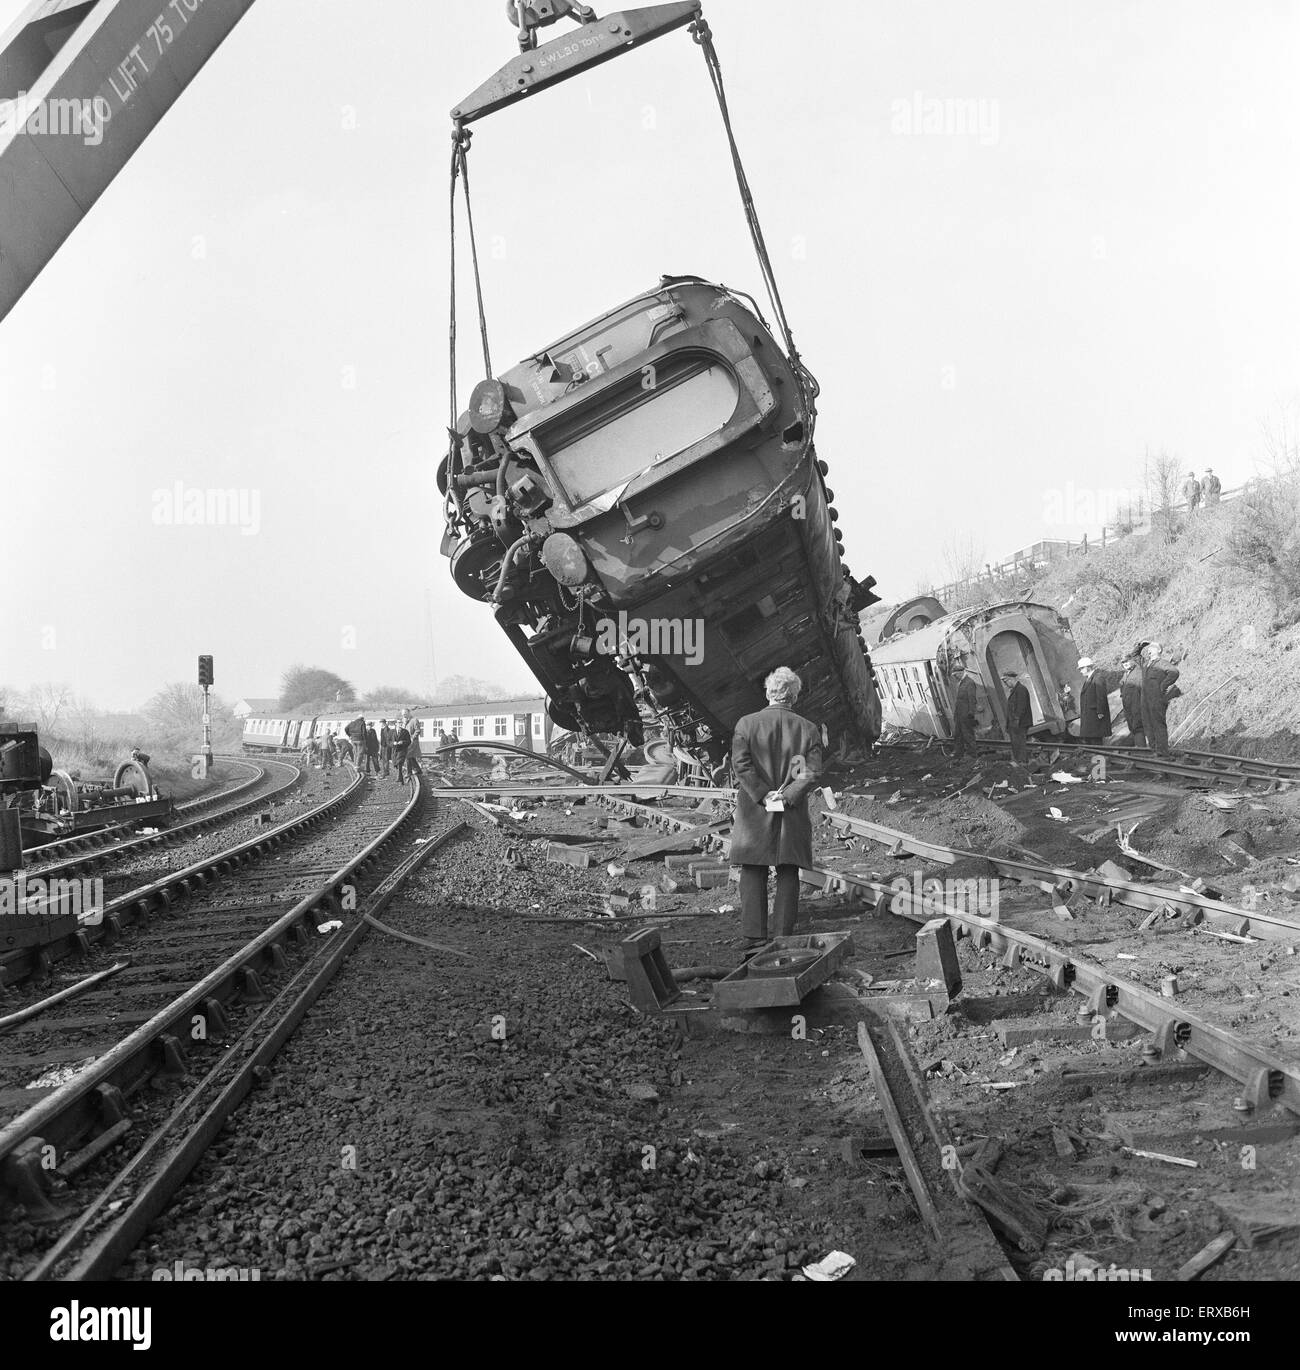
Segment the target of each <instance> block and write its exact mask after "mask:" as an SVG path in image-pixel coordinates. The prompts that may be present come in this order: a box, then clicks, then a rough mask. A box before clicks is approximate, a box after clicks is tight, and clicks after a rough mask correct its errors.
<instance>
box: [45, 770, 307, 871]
mask: <svg viewBox="0 0 1300 1370" xmlns="http://www.w3.org/2000/svg"><path fill="white" fill-rule="evenodd" d="M256 772H257V773H256V774H255V775H253V776H251V777H249V778H248V779H245V780H243V781H241V782H240V783H239V784H238V785H234V786H231V787H230V788H228V789H226V790H222V791H221V792H220V793H219V794H216V795H204V796H202V797H201V798H198V799H192V800H190V801H188V802H187V803H186V804H182V805H178V806H177V809H178V812H181V813H184V814H185V815H186V817H185V820H184V821H183V822H181V823H176V824H173V825H172V826H171V827H169V828H160V829H158V830H157V831H156V832H147V833H139V834H133V830H132V827H131V826H130V825H123V826H121V827H115V828H108V829H105V830H104V832H105V833H106V834H108V835H107V836H106V837H105V839H104V841H102V842H96V843H91V842H89V839H90V838H91V837H98V836H99V835H100V834H98V833H89V834H86V835H84V836H83V837H82V838H80V839H70V840H71V841H74V842H75V841H80V842H82V843H86V844H87V845H85V846H82V847H76V846H68V847H67V848H66V850H64V851H63V852H62V853H60V854H55V853H48V855H46V853H47V848H46V847H44V846H42V847H33V848H31V849H30V850H29V851H27V852H25V853H24V856H25V858H29V859H28V861H27V864H26V865H25V867H24V869H25V871H26V873H27V875H28V876H29V877H30V878H36V877H39V878H40V879H42V880H57V879H63V880H67V879H73V878H76V877H79V876H82V875H86V874H91V873H93V872H95V871H102V870H106V869H108V868H110V867H111V866H115V865H119V864H121V863H122V862H124V861H126V860H129V859H130V858H132V857H134V856H137V855H139V854H140V853H141V852H145V851H148V850H150V849H151V848H154V847H171V846H175V845H177V844H179V843H181V842H184V841H187V840H188V839H189V838H191V837H193V836H195V835H196V834H198V833H202V832H206V831H208V830H209V829H211V828H214V827H217V826H218V825H219V824H221V823H226V822H229V821H230V820H231V819H234V818H241V817H243V816H244V815H245V814H249V813H253V812H255V811H256V810H257V809H259V808H261V807H263V806H264V805H266V804H268V803H271V802H273V801H277V800H280V799H282V798H283V797H284V796H285V795H286V794H288V793H289V792H290V791H291V790H293V789H295V788H296V787H297V786H298V785H300V784H301V783H302V780H303V775H304V772H303V770H302V767H301V766H298V765H296V764H294V763H292V762H288V761H270V760H268V761H266V762H265V763H264V764H261V765H258V766H257V767H256ZM232 800H233V801H235V802H233V803H232V802H231V801H232ZM50 845H55V844H50ZM58 845H59V846H60V847H63V846H64V845H65V844H63V843H59V844H58ZM33 857H34V858H37V859H35V860H31V859H30V858H33ZM51 858H52V859H51Z"/></svg>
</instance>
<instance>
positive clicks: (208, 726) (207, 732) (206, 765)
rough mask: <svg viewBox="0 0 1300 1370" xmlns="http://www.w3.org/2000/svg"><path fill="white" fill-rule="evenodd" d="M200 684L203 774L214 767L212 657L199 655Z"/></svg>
mask: <svg viewBox="0 0 1300 1370" xmlns="http://www.w3.org/2000/svg"><path fill="white" fill-rule="evenodd" d="M199 684H200V685H201V686H202V687H203V775H204V778H206V777H207V774H208V772H209V771H210V770H211V769H212V711H211V710H210V709H209V707H208V690H209V688H210V687H211V685H212V658H211V657H210V656H201V657H199Z"/></svg>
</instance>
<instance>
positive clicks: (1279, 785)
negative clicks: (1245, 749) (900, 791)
mask: <svg viewBox="0 0 1300 1370" xmlns="http://www.w3.org/2000/svg"><path fill="white" fill-rule="evenodd" d="M1027 745H1028V746H1030V747H1032V748H1033V749H1034V750H1035V751H1038V752H1048V753H1051V754H1053V755H1058V754H1059V755H1061V756H1069V755H1070V754H1071V753H1077V754H1081V755H1084V756H1100V757H1105V758H1106V760H1107V762H1108V763H1112V762H1113V763H1114V764H1115V765H1116V766H1118V767H1119V768H1121V769H1124V768H1127V769H1129V770H1135V771H1146V772H1150V773H1152V774H1155V775H1168V776H1173V777H1176V778H1178V779H1183V780H1197V781H1207V780H1208V781H1210V782H1211V783H1213V784H1231V785H1237V786H1241V787H1247V786H1251V785H1261V786H1262V787H1263V789H1262V791H1261V792H1262V793H1271V792H1272V791H1274V790H1279V789H1287V788H1289V787H1290V786H1292V785H1300V762H1295V761H1269V760H1266V759H1264V758H1262V757H1253V756H1235V755H1231V754H1229V753H1226V752H1198V751H1184V750H1182V749H1179V750H1178V751H1177V752H1176V753H1174V754H1173V755H1172V756H1168V757H1161V756H1157V755H1156V754H1155V752H1153V751H1151V750H1150V748H1147V747H1101V746H1094V745H1092V744H1088V745H1085V744H1083V743H1081V742H1036V741H1030V742H1029V743H1028V744H1027ZM979 746H980V748H981V749H983V748H987V747H996V748H998V749H999V750H1005V751H1008V752H1009V751H1010V749H1011V744H1010V742H1007V741H1003V740H1001V739H999V738H988V739H985V738H981V739H980V742H979Z"/></svg>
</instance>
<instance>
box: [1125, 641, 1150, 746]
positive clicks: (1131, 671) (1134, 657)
mask: <svg viewBox="0 0 1300 1370" xmlns="http://www.w3.org/2000/svg"><path fill="white" fill-rule="evenodd" d="M1120 671H1121V675H1120V680H1119V698H1120V703H1121V704H1122V705H1123V707H1124V722H1125V723H1127V724H1128V745H1129V746H1130V747H1145V746H1146V745H1147V735H1146V728H1145V725H1144V724H1143V722H1142V652H1141V650H1140V649H1135V650H1134V651H1131V652H1130V653H1129V654H1128V655H1127V656H1126V657H1125V658H1124V660H1123V661H1122V662H1121V663H1120Z"/></svg>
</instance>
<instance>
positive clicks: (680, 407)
mask: <svg viewBox="0 0 1300 1370" xmlns="http://www.w3.org/2000/svg"><path fill="white" fill-rule="evenodd" d="M739 397H740V389H739V386H738V385H737V382H736V379H735V377H734V376H733V375H732V374H731V371H730V370H729V369H728V368H727V367H726V366H724V365H723V364H722V363H721V362H720V361H712V360H710V359H709V358H707V357H701V356H698V355H696V356H689V355H688V356H685V357H678V358H677V359H676V360H675V361H673V360H671V359H670V360H668V361H667V362H665V364H664V365H663V367H661V369H660V371H659V373H658V375H657V376H656V377H655V384H654V385H653V386H652V387H651V388H649V389H647V388H645V386H644V383H643V378H642V375H641V373H640V372H637V373H636V375H634V376H632V377H630V378H629V379H628V380H627V381H626V382H624V383H622V384H620V385H618V386H615V387H613V388H611V389H609V390H606V391H604V392H603V393H600V394H597V395H596V396H595V397H594V398H593V400H592V401H591V402H590V403H589V404H584V405H580V406H579V407H578V408H577V409H576V410H575V411H574V412H572V413H569V414H566V415H563V416H562V417H561V418H559V419H556V420H553V421H552V422H550V423H548V424H545V425H539V426H538V428H537V429H536V430H534V438H535V440H536V442H537V445H538V447H539V449H540V450H541V453H542V455H543V456H544V457H545V458H546V459H547V460H548V461H549V463H550V466H551V469H552V470H553V471H554V472H555V475H556V477H557V478H558V479H559V481H560V483H561V485H563V487H564V491H565V494H566V495H567V496H568V498H569V500H570V502H571V503H573V504H585V503H586V502H587V501H588V500H591V499H594V498H595V497H596V496H597V495H602V494H604V493H605V492H606V491H608V490H612V489H614V488H615V487H616V486H619V485H622V484H624V483H625V482H627V481H629V480H631V478H632V477H633V476H636V475H639V474H640V473H641V472H642V471H644V470H645V469H646V468H647V467H649V466H652V465H654V463H655V462H658V461H663V460H665V459H666V458H668V457H673V456H676V455H677V453H679V452H683V451H685V450H686V448H688V447H691V446H693V445H694V444H695V443H697V442H699V441H701V440H702V439H703V438H707V437H708V436H709V435H710V434H712V433H716V432H717V431H718V430H719V429H720V428H723V427H725V426H726V424H727V422H728V421H729V420H730V418H731V416H732V415H733V414H734V413H735V412H736V403H737V401H738V399H739Z"/></svg>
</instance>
